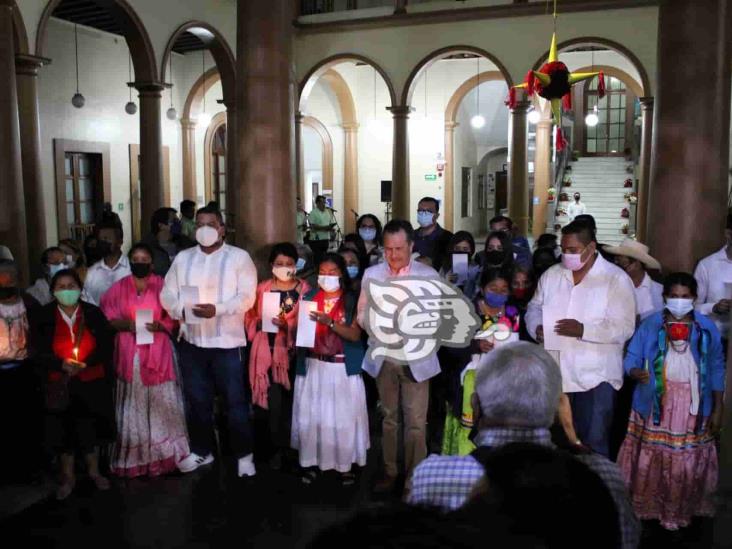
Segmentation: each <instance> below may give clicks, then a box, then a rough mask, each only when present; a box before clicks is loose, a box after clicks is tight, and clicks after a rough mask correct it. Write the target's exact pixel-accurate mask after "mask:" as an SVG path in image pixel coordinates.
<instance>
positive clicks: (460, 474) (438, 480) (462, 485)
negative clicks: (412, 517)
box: [408, 428, 640, 549]
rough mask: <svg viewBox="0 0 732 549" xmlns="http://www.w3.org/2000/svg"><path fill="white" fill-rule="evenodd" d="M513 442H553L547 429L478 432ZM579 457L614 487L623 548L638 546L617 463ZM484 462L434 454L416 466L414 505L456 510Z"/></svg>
mask: <svg viewBox="0 0 732 549" xmlns="http://www.w3.org/2000/svg"><path fill="white" fill-rule="evenodd" d="M512 442H529V443H533V444H540V445H542V446H553V444H552V442H551V436H550V434H549V431H548V430H547V429H512V428H496V429H485V430H482V431H481V432H480V433H478V436H477V437H476V439H475V443H476V444H477V445H478V446H488V447H491V448H497V447H499V446H503V445H505V444H509V443H512ZM576 458H577V459H578V460H579V461H581V462H582V463H584V464H585V465H587V466H588V467H589V468H590V469H592V470H593V471H594V472H595V473H597V475H598V476H599V477H600V478H601V479H602V481H603V482H604V483H605V485H606V486H607V488H608V490H609V491H610V495H611V496H612V498H613V500H614V501H615V505H616V507H617V510H618V520H619V522H620V530H621V536H622V547H623V549H635V548H636V547H638V544H639V542H640V523H639V522H638V519H637V518H636V516H635V513H634V512H633V508H632V506H631V503H630V499H629V498H628V493H627V491H626V489H625V484H624V483H623V479H622V477H621V476H620V470H619V469H618V467H617V465H615V463H613V462H611V461H610V460H608V459H605V458H604V457H603V456H600V455H599V454H590V455H578V456H576ZM484 474H485V470H484V469H483V466H482V465H481V464H480V463H479V462H478V461H477V460H476V459H475V458H473V457H472V456H438V455H431V456H429V457H428V458H427V459H425V460H424V461H423V462H422V463H420V464H419V465H418V466H417V468H416V469H415V470H414V474H413V476H412V483H411V491H410V493H409V496H408V501H409V503H411V504H414V505H430V506H435V507H440V508H442V509H443V510H445V511H452V510H454V509H457V508H459V507H461V506H462V505H463V504H464V503H465V502H466V501H467V499H468V497H469V496H470V493H471V492H472V490H473V487H474V486H475V484H476V483H477V482H478V481H479V480H480V479H481V478H483V475H484Z"/></svg>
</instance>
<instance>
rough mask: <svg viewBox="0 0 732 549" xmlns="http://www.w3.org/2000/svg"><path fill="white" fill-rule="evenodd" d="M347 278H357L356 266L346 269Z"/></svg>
mask: <svg viewBox="0 0 732 549" xmlns="http://www.w3.org/2000/svg"><path fill="white" fill-rule="evenodd" d="M346 271H348V278H356V277H357V276H358V265H349V266H348V267H346Z"/></svg>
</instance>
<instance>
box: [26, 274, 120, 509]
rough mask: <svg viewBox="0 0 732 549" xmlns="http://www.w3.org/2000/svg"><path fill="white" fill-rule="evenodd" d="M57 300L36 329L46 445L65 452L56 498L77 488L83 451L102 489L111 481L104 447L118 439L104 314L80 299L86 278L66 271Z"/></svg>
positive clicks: (54, 288) (55, 290) (56, 284)
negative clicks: (102, 463) (104, 467)
mask: <svg viewBox="0 0 732 549" xmlns="http://www.w3.org/2000/svg"><path fill="white" fill-rule="evenodd" d="M50 287H51V293H52V294H53V296H54V301H53V302H52V303H49V304H48V305H46V306H44V307H43V308H42V309H41V313H40V315H39V322H38V328H37V332H38V333H37V336H38V337H37V346H38V353H37V357H36V360H37V363H38V365H39V366H40V367H41V368H42V370H43V375H44V378H45V381H46V387H45V389H46V391H45V395H46V408H47V412H48V413H47V418H46V443H47V444H48V446H49V448H50V449H51V450H53V451H55V452H57V453H59V454H60V462H61V476H60V483H59V486H58V489H57V491H56V497H57V498H58V499H59V500H62V499H66V498H67V497H68V496H69V495H70V494H71V492H72V490H73V489H74V486H75V484H76V479H75V475H74V456H75V454H77V453H81V454H82V455H83V456H84V459H85V461H86V465H87V469H88V471H89V477H90V478H91V480H92V481H93V482H94V484H95V485H96V487H97V488H98V489H99V490H107V489H108V488H109V480H107V478H106V477H104V476H103V475H102V474H101V472H100V470H99V446H101V445H102V444H105V443H108V442H112V441H113V440H114V408H113V404H112V398H113V397H112V385H111V382H110V380H111V375H110V365H111V359H112V349H113V341H112V331H111V328H110V326H109V323H108V322H107V319H106V318H105V317H104V314H102V312H101V311H100V310H99V309H98V308H97V307H95V306H94V305H91V304H89V303H85V302H83V301H80V295H81V280H80V279H79V275H78V274H77V273H76V271H73V270H70V269H64V270H62V271H60V272H58V273H56V274H55V275H54V277H53V278H52V279H51V285H50Z"/></svg>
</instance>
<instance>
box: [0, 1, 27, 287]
mask: <svg viewBox="0 0 732 549" xmlns="http://www.w3.org/2000/svg"><path fill="white" fill-rule="evenodd" d="M13 36H14V33H13V8H12V7H11V6H9V5H7V4H6V3H0V78H1V79H2V81H3V85H2V86H0V165H1V166H2V175H0V196H1V197H2V200H1V201H0V242H2V243H3V244H5V245H6V246H8V247H9V248H10V251H11V252H12V253H13V257H15V260H16V262H17V263H18V269H19V271H20V283H21V284H22V285H23V286H26V285H28V279H29V276H28V267H29V258H28V236H27V233H26V216H25V197H24V193H23V167H22V161H21V152H20V123H19V121H18V89H17V87H16V78H15V43H14V40H13ZM32 221H33V222H35V220H32Z"/></svg>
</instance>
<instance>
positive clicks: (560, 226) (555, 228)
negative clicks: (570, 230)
mask: <svg viewBox="0 0 732 549" xmlns="http://www.w3.org/2000/svg"><path fill="white" fill-rule="evenodd" d="M561 230H562V224H561V223H555V224H554V232H559V231H561Z"/></svg>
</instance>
